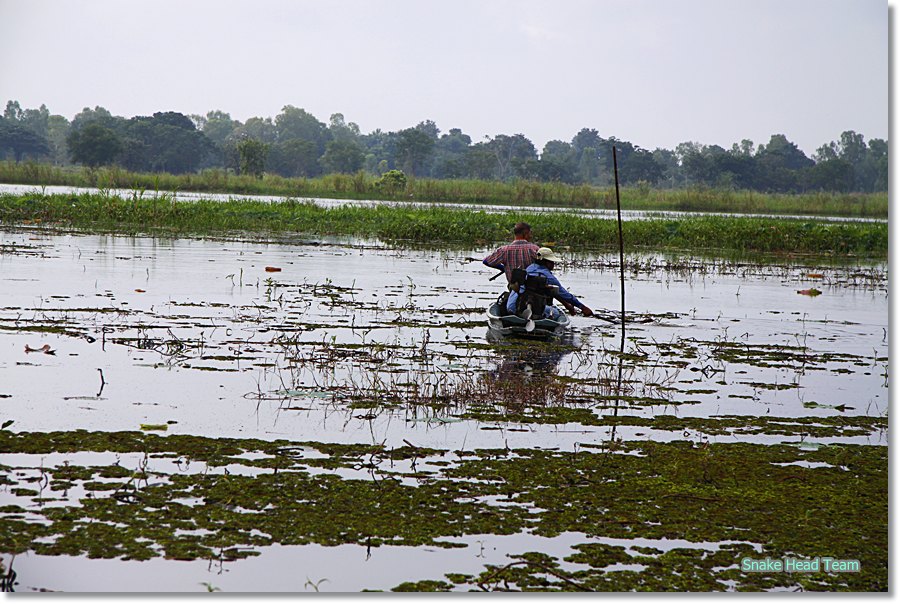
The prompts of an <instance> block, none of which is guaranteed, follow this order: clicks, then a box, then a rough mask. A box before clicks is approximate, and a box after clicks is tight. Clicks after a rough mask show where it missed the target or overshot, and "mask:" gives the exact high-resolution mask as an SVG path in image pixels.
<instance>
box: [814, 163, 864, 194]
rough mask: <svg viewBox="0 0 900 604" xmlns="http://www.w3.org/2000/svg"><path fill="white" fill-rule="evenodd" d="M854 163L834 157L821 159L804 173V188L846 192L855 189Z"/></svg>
mask: <svg viewBox="0 0 900 604" xmlns="http://www.w3.org/2000/svg"><path fill="white" fill-rule="evenodd" d="M854 180H855V174H854V170H853V164H851V163H850V162H848V161H846V160H843V159H840V158H837V157H834V158H831V159H826V160H822V161H819V162H818V163H816V164H815V165H814V166H812V167H810V168H809V169H808V171H807V172H806V174H805V175H804V183H803V184H804V187H803V188H804V189H807V190H819V191H834V192H839V193H846V192H849V191H851V190H852V189H853V184H854Z"/></svg>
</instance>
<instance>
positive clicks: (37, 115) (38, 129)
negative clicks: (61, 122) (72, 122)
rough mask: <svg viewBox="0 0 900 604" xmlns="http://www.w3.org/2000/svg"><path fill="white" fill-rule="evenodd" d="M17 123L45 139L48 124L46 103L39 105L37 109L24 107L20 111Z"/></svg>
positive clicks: (48, 113) (48, 111)
mask: <svg viewBox="0 0 900 604" xmlns="http://www.w3.org/2000/svg"><path fill="white" fill-rule="evenodd" d="M19 123H20V124H21V125H22V126H25V127H26V128H28V129H29V130H31V131H32V132H34V133H35V134H37V135H38V136H40V137H41V138H43V139H46V138H47V135H48V128H49V124H50V110H49V109H47V106H46V105H41V106H40V108H39V109H26V110H25V111H23V112H22V118H21V119H20V120H19Z"/></svg>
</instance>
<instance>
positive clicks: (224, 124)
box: [196, 110, 241, 146]
mask: <svg viewBox="0 0 900 604" xmlns="http://www.w3.org/2000/svg"><path fill="white" fill-rule="evenodd" d="M196 121H197V122H198V124H199V125H198V127H199V129H200V131H201V132H203V134H205V135H206V138H208V139H209V140H210V141H212V142H213V143H215V144H216V145H219V146H221V145H223V144H225V140H226V139H227V138H228V137H229V136H230V135H231V133H232V132H234V131H235V130H236V129H237V128H239V127H240V126H241V122H239V121H238V120H233V119H231V115H230V114H228V113H225V112H224V111H219V110H214V111H209V112H207V114H206V115H205V116H204V117H202V118H199V119H197V120H196Z"/></svg>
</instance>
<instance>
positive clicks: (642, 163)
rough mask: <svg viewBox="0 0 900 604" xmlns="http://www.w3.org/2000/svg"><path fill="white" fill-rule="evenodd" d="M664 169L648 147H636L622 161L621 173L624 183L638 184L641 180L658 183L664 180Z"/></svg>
mask: <svg viewBox="0 0 900 604" xmlns="http://www.w3.org/2000/svg"><path fill="white" fill-rule="evenodd" d="M616 151H618V148H617V149H616ZM663 171H664V170H663V167H662V166H661V165H660V164H658V163H657V162H656V158H655V157H654V156H653V153H651V152H650V151H647V150H646V149H635V150H634V152H632V153H630V154H629V155H628V156H627V158H625V159H624V160H623V161H622V165H621V168H620V170H619V174H620V178H621V181H622V183H623V184H636V183H638V182H641V181H643V182H647V183H650V184H656V183H657V182H659V181H660V180H662V178H663Z"/></svg>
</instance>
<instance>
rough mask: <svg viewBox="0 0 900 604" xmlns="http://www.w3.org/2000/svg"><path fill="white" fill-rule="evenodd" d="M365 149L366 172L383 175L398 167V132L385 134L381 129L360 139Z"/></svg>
mask: <svg viewBox="0 0 900 604" xmlns="http://www.w3.org/2000/svg"><path fill="white" fill-rule="evenodd" d="M359 140H360V142H361V143H362V145H363V148H364V149H365V154H366V159H365V170H366V171H367V172H369V173H371V174H383V173H385V172H387V171H388V170H390V169H392V168H395V167H396V166H397V159H396V154H397V140H398V136H397V133H396V132H384V131H382V130H381V129H380V128H378V129H376V130H374V131H372V132H370V133H369V134H363V135H361V136H360V137H359Z"/></svg>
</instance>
